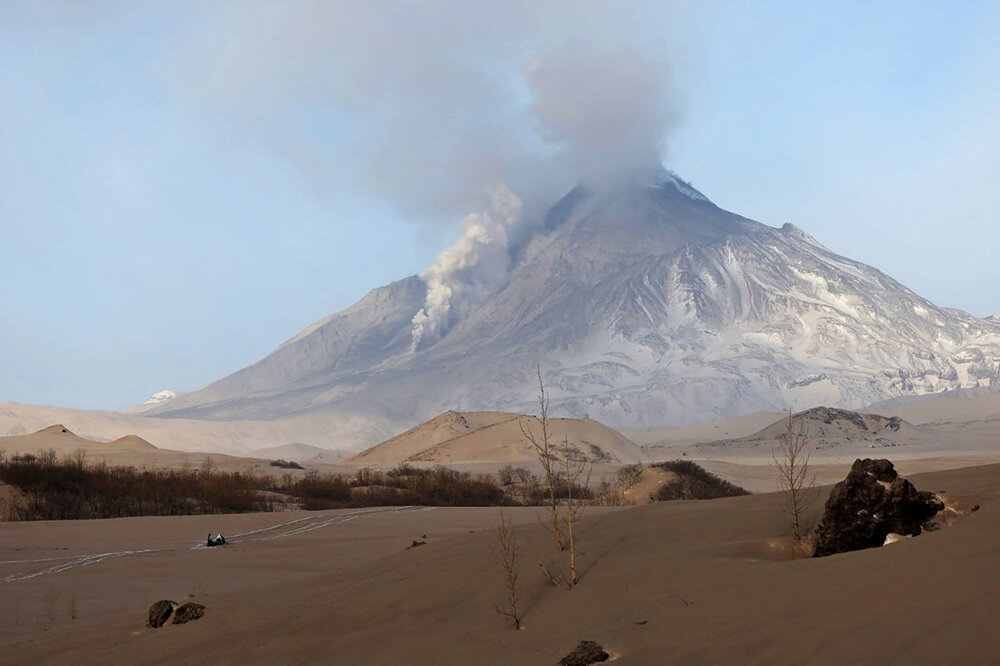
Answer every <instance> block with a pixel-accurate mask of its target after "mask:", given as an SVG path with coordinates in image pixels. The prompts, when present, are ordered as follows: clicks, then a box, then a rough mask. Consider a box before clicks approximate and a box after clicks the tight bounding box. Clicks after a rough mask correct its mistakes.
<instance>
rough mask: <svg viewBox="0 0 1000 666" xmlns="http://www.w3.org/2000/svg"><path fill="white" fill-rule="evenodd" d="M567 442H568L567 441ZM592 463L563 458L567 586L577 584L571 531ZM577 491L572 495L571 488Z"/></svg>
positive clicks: (580, 504) (587, 483)
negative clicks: (567, 555)
mask: <svg viewBox="0 0 1000 666" xmlns="http://www.w3.org/2000/svg"><path fill="white" fill-rule="evenodd" d="M567 443H568V442H567ZM592 471H593V465H592V464H591V463H587V462H571V461H570V459H569V458H563V474H562V476H563V479H564V480H565V482H566V488H567V493H566V520H565V523H566V546H567V548H568V550H569V582H568V586H569V587H573V586H574V585H576V584H577V581H578V578H577V575H576V537H575V534H574V531H573V528H574V526H575V525H576V521H577V518H578V517H579V515H580V512H581V511H583V507H584V506H585V505H584V499H585V497H584V496H585V495H589V493H590V489H589V485H590V475H591V472H592ZM574 488H575V489H577V490H578V492H577V493H576V495H575V496H574V494H573V490H574Z"/></svg>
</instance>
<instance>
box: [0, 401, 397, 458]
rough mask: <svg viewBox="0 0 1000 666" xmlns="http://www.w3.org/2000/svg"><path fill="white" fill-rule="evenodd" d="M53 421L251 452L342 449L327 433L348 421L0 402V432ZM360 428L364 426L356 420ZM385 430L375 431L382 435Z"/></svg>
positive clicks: (164, 445)
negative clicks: (200, 416)
mask: <svg viewBox="0 0 1000 666" xmlns="http://www.w3.org/2000/svg"><path fill="white" fill-rule="evenodd" d="M53 423H63V424H65V425H66V427H68V428H69V429H70V430H72V431H73V432H75V433H77V434H78V435H80V436H81V437H85V438H87V439H91V440H95V441H103V442H110V441H112V440H115V439H118V438H119V437H122V436H124V435H137V436H139V437H142V438H143V439H145V440H146V441H148V442H150V443H152V444H153V445H155V446H157V447H159V448H161V449H172V450H175V451H192V452H201V453H208V452H213V453H227V454H231V455H254V453H253V452H254V451H255V450H256V449H263V448H270V447H275V446H281V445H286V444H305V445H309V446H315V447H317V448H320V449H323V450H337V449H340V448H342V447H341V442H340V441H339V440H338V439H337V438H336V437H334V436H332V435H331V434H330V433H331V432H342V431H343V430H344V429H345V428H349V427H350V425H349V424H346V425H345V421H344V418H342V417H336V416H323V415H307V416H299V417H294V418H288V419H277V420H274V421H197V420H193V419H166V418H154V417H149V416H141V415H138V414H126V413H121V412H107V411H89V410H79V409H65V408H62V407H45V406H36V405H21V404H17V403H10V402H8V403H2V404H0V436H5V435H6V436H10V435H23V434H28V433H32V432H35V431H37V430H40V429H41V428H44V427H47V426H49V425H51V424H53ZM358 427H359V428H360V427H368V426H367V425H364V424H361V423H359V424H358ZM389 434H391V433H389V432H386V431H381V430H380V431H378V433H377V435H376V437H381V438H385V437H387V436H389Z"/></svg>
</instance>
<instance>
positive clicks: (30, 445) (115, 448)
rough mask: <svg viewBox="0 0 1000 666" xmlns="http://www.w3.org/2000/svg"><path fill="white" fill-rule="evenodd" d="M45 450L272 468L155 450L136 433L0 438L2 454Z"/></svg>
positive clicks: (169, 464) (55, 428)
mask: <svg viewBox="0 0 1000 666" xmlns="http://www.w3.org/2000/svg"><path fill="white" fill-rule="evenodd" d="M46 451H54V452H55V454H56V456H57V457H58V458H68V457H77V456H81V457H82V459H83V460H86V461H88V462H98V461H104V462H107V463H108V464H110V465H125V466H132V467H140V468H143V467H145V468H165V469H184V468H189V467H199V466H201V465H203V464H205V463H206V461H211V462H210V464H211V465H212V466H213V467H214V468H216V469H219V470H225V471H244V472H245V471H247V470H248V469H253V470H255V472H256V473H267V472H269V471H273V470H272V468H271V467H270V461H269V460H268V459H264V458H252V457H246V456H227V455H224V454H220V453H195V452H190V451H171V450H169V449H159V448H157V447H155V446H153V445H152V444H150V443H149V442H147V441H146V440H145V439H143V438H142V437H139V436H137V435H126V436H124V437H119V438H118V439H116V440H114V441H112V442H97V441H94V440H91V439H86V438H84V437H80V436H79V435H77V434H76V433H74V432H72V431H71V430H69V429H68V428H66V427H65V426H63V425H61V424H59V425H52V426H49V427H47V428H43V429H41V430H39V431H38V432H35V433H31V434H29V435H14V436H11V437H0V452H3V453H4V454H6V455H14V454H25V453H30V454H33V455H35V454H38V453H39V452H46ZM283 471H284V470H283Z"/></svg>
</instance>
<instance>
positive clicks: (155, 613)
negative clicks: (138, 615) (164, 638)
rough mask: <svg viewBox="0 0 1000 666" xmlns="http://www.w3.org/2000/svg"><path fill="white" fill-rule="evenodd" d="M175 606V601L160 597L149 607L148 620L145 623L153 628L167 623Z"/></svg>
mask: <svg viewBox="0 0 1000 666" xmlns="http://www.w3.org/2000/svg"><path fill="white" fill-rule="evenodd" d="M176 607H177V602H176V601H170V600H169V599H160V600H159V601H157V602H156V603H154V604H153V605H152V606H150V607H149V620H148V621H147V624H148V625H149V626H150V627H152V628H153V629H157V628H159V627H162V626H163V625H165V624H166V623H167V620H169V619H170V616H171V615H172V614H173V612H174V608H176ZM175 621H176V619H175Z"/></svg>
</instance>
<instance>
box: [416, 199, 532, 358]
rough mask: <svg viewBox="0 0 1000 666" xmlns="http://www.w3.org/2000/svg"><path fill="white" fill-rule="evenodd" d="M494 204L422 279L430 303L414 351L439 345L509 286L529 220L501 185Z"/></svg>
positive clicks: (466, 225)
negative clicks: (521, 229)
mask: <svg viewBox="0 0 1000 666" xmlns="http://www.w3.org/2000/svg"><path fill="white" fill-rule="evenodd" d="M490 199H491V203H490V207H489V210H488V211H484V212H481V213H473V214H471V215H468V216H466V218H465V219H464V220H462V227H463V233H462V237H461V238H459V239H458V241H457V242H456V243H455V244H454V245H452V246H451V247H449V248H447V249H445V250H443V251H442V252H441V253H440V254H438V256H437V260H436V261H435V262H434V264H433V265H432V266H431V267H430V268H428V269H427V270H425V271H424V272H423V273H421V274H420V277H421V279H422V280H423V281H424V282H425V283H426V284H427V299H426V302H425V304H424V307H423V308H422V309H421V310H420V311H418V312H417V314H416V315H414V317H413V331H412V335H413V344H412V347H411V349H412V350H416V349H417V348H418V347H420V346H421V344H423V345H424V346H426V345H430V344H433V343H434V342H436V341H437V340H438V339H439V338H440V337H441V336H442V335H443V334H444V333H445V332H447V330H448V329H449V328H450V327H451V325H452V324H453V323H454V322H456V321H459V320H461V319H462V318H463V317H464V316H465V314H466V312H467V311H468V310H469V309H471V308H472V307H473V306H475V305H478V304H479V303H481V302H482V301H483V300H485V299H486V298H489V296H490V295H492V294H493V293H495V292H496V291H497V290H498V289H500V288H501V287H502V286H503V285H504V283H505V282H506V280H507V275H508V273H509V270H510V261H511V257H510V253H509V250H508V248H509V245H510V242H511V239H512V237H514V236H515V234H516V233H517V231H518V225H519V223H521V222H522V221H523V219H524V218H523V217H522V208H523V206H522V202H521V199H519V198H518V197H517V195H516V194H514V193H513V192H511V191H510V189H509V188H508V187H507V186H506V185H503V184H502V183H501V184H498V185H497V186H496V187H494V189H493V191H492V193H491V197H490Z"/></svg>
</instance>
